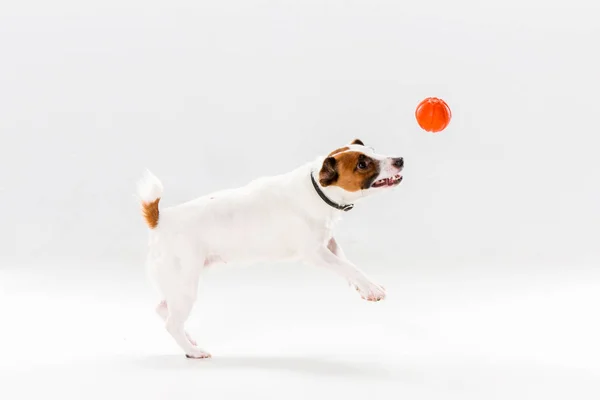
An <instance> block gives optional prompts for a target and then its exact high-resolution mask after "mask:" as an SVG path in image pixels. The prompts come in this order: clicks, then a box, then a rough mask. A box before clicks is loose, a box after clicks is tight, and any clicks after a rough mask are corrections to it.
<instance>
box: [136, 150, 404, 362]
mask: <svg viewBox="0 0 600 400" xmlns="http://www.w3.org/2000/svg"><path fill="white" fill-rule="evenodd" d="M403 167H404V159H403V158H401V157H387V156H383V155H380V154H376V153H375V152H374V151H373V150H372V149H371V148H370V147H366V146H365V145H364V144H363V142H362V141H360V140H359V139H356V140H354V141H352V142H351V143H350V144H349V145H347V146H344V147H342V148H339V149H337V150H334V151H333V152H331V153H329V154H328V155H327V156H326V157H320V158H318V159H317V160H315V161H313V162H309V163H307V164H305V165H303V166H301V167H298V168H296V169H294V170H292V171H290V172H288V173H285V174H281V175H276V176H271V177H263V178H260V179H256V180H254V181H252V182H250V183H249V184H247V185H246V186H243V187H240V188H236V189H228V190H223V191H219V192H216V193H212V194H209V195H206V196H203V197H200V198H197V199H195V200H191V201H188V202H185V203H183V204H179V205H177V206H173V207H168V208H162V209H161V210H160V212H159V207H158V203H159V201H160V199H161V197H162V194H163V186H162V183H161V182H160V181H159V180H158V178H156V177H155V176H154V175H152V173H151V172H149V171H147V172H146V175H145V176H144V178H143V179H142V180H141V181H140V182H139V184H138V195H139V197H140V201H141V206H142V214H143V217H144V219H145V221H146V223H147V225H148V227H149V228H150V235H149V236H150V237H149V251H148V260H147V264H148V269H149V273H150V276H151V277H152V278H153V280H154V281H155V283H156V284H157V287H158V290H159V292H160V293H161V295H162V298H163V300H162V301H161V302H160V304H159V305H158V306H157V308H156V312H157V313H158V315H159V316H160V317H161V318H162V319H163V320H164V322H165V327H166V329H167V331H168V332H169V333H170V334H171V336H173V339H175V341H176V342H177V344H178V345H179V346H180V347H181V349H182V350H183V351H184V352H185V354H186V356H187V357H188V358H208V357H210V354H209V353H207V352H206V351H204V350H202V349H201V348H199V347H197V345H196V342H195V341H194V340H193V339H192V338H191V337H190V336H189V335H188V333H187V332H186V331H185V329H184V324H185V322H186V320H187V319H188V316H189V314H190V311H191V310H192V307H193V305H194V303H195V301H196V294H197V293H196V292H197V288H198V281H199V278H200V274H201V272H202V270H203V269H204V268H205V267H208V266H213V265H217V264H219V263H235V262H245V263H248V262H251V263H255V262H263V261H291V260H301V261H305V262H308V263H312V264H314V265H317V266H321V267H324V268H328V269H330V270H332V271H334V272H336V273H337V274H339V275H341V276H342V277H343V278H345V279H346V280H347V281H348V283H349V284H350V285H351V286H352V287H354V288H355V289H356V290H357V291H358V292H359V293H360V295H361V297H362V298H363V299H365V300H368V301H380V300H382V299H384V298H385V289H384V288H383V287H382V286H380V285H377V284H375V283H373V282H372V281H371V279H369V278H368V277H367V276H366V275H365V274H364V273H363V272H362V271H361V270H360V269H358V268H357V267H356V266H355V265H354V264H353V263H352V262H350V261H349V260H348V259H347V258H346V257H345V255H344V252H343V251H342V248H341V247H340V245H339V244H338V243H337V242H336V240H335V238H334V237H333V233H332V231H333V227H334V224H335V223H336V222H337V221H338V220H339V219H340V217H341V214H342V213H343V212H345V211H349V210H351V209H352V208H353V207H354V204H353V202H354V201H356V200H358V199H361V198H363V197H366V196H368V195H371V194H374V193H378V192H381V191H383V190H385V189H388V188H393V187H395V186H397V185H398V184H399V183H400V182H401V181H402V175H400V172H401V171H402V169H403Z"/></svg>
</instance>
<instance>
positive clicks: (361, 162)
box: [356, 161, 367, 169]
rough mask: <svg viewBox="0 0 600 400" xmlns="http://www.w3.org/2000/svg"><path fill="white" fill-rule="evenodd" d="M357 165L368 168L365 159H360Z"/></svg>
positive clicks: (360, 167)
mask: <svg viewBox="0 0 600 400" xmlns="http://www.w3.org/2000/svg"><path fill="white" fill-rule="evenodd" d="M356 167H357V168H358V169H365V168H367V163H366V162H364V161H360V162H359V163H358V164H357V165H356Z"/></svg>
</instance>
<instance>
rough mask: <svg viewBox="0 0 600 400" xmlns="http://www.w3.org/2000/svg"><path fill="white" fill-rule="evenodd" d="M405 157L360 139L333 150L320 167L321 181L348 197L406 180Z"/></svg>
mask: <svg viewBox="0 0 600 400" xmlns="http://www.w3.org/2000/svg"><path fill="white" fill-rule="evenodd" d="M403 168H404V159H403V158H402V157H389V156H384V155H381V154H377V153H375V151H374V150H373V149H372V148H370V147H367V146H365V144H364V143H363V142H362V141H361V140H360V139H355V140H353V141H352V142H351V143H350V144H349V145H347V146H344V147H341V148H339V149H336V150H334V151H332V152H331V153H329V155H328V156H327V157H325V160H324V161H323V165H322V166H321V169H320V171H319V176H318V179H319V183H320V185H321V186H322V187H323V188H328V191H330V190H334V191H336V192H338V194H339V195H341V197H343V198H344V199H346V200H354V199H357V198H360V197H365V196H367V195H370V194H374V193H378V192H381V191H384V190H385V189H389V188H393V187H396V186H398V185H399V184H400V182H401V181H402V175H401V174H400V173H401V172H402V169H403Z"/></svg>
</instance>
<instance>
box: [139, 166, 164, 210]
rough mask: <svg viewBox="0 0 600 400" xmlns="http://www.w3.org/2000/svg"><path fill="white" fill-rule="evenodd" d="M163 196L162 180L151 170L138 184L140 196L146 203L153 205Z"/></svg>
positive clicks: (147, 171)
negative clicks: (152, 203)
mask: <svg viewBox="0 0 600 400" xmlns="http://www.w3.org/2000/svg"><path fill="white" fill-rule="evenodd" d="M162 194H163V185H162V183H161V182H160V180H159V179H158V178H157V177H156V176H155V175H154V174H153V173H152V172H150V171H149V170H146V172H145V174H144V177H143V178H142V179H141V180H140V181H139V183H138V196H139V197H140V200H141V201H142V202H144V203H151V202H153V201H154V200H156V199H158V198H160V197H161V196H162Z"/></svg>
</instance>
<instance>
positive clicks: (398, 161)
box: [392, 157, 404, 168]
mask: <svg viewBox="0 0 600 400" xmlns="http://www.w3.org/2000/svg"><path fill="white" fill-rule="evenodd" d="M392 163H393V164H394V167H397V168H402V167H404V158H402V157H398V158H394V159H392Z"/></svg>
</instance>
